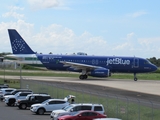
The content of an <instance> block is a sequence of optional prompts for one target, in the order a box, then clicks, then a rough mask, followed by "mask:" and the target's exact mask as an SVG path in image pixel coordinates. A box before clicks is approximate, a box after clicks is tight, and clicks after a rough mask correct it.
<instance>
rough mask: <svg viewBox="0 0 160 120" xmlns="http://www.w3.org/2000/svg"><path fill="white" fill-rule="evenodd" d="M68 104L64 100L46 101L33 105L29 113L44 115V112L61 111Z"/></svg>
mask: <svg viewBox="0 0 160 120" xmlns="http://www.w3.org/2000/svg"><path fill="white" fill-rule="evenodd" d="M69 104H70V103H69V102H68V101H66V100H65V99H48V100H46V101H44V102H42V103H41V104H33V105H32V106H31V107H30V110H31V112H33V113H36V114H40V115H42V114H44V113H45V112H52V110H57V109H62V108H63V107H65V106H67V105H69Z"/></svg>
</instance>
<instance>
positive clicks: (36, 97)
mask: <svg viewBox="0 0 160 120" xmlns="http://www.w3.org/2000/svg"><path fill="white" fill-rule="evenodd" d="M50 98H51V96H50V95H48V94H30V95H27V97H26V100H20V101H18V102H17V106H18V107H19V109H26V108H27V107H31V105H33V104H36V103H42V102H44V101H45V100H48V99H50Z"/></svg>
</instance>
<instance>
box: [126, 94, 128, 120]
mask: <svg viewBox="0 0 160 120" xmlns="http://www.w3.org/2000/svg"><path fill="white" fill-rule="evenodd" d="M126 99H127V120H128V97H126Z"/></svg>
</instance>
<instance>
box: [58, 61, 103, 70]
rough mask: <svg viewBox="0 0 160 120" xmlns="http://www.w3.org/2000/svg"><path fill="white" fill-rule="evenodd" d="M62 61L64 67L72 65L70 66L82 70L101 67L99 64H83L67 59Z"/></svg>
mask: <svg viewBox="0 0 160 120" xmlns="http://www.w3.org/2000/svg"><path fill="white" fill-rule="evenodd" d="M60 63H62V64H64V67H65V66H66V67H70V68H73V69H75V70H82V69H86V70H94V69H97V68H101V67H99V66H93V65H87V64H81V63H74V62H66V61H60Z"/></svg>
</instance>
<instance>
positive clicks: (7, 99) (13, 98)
mask: <svg viewBox="0 0 160 120" xmlns="http://www.w3.org/2000/svg"><path fill="white" fill-rule="evenodd" d="M32 93H33V92H30V91H29V92H17V93H16V94H15V95H7V96H4V102H5V103H6V104H7V105H8V106H11V105H12V106H13V105H15V102H16V100H17V99H25V98H26V96H27V95H28V94H32Z"/></svg>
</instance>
